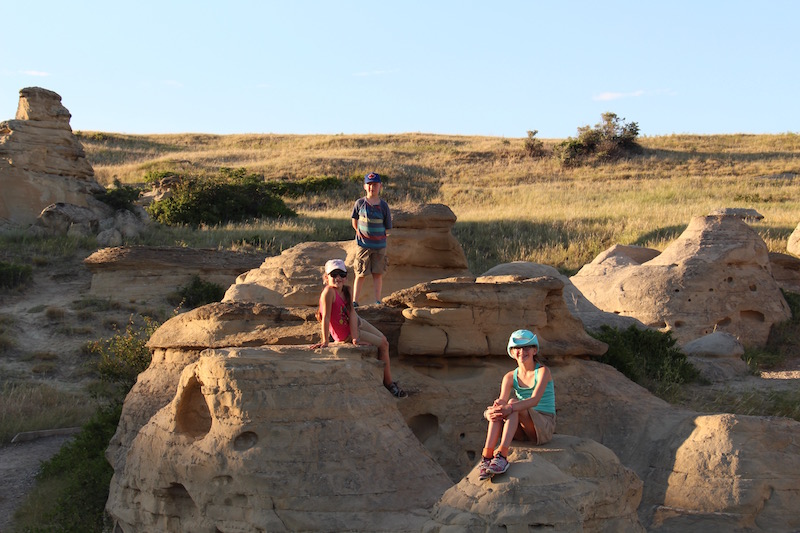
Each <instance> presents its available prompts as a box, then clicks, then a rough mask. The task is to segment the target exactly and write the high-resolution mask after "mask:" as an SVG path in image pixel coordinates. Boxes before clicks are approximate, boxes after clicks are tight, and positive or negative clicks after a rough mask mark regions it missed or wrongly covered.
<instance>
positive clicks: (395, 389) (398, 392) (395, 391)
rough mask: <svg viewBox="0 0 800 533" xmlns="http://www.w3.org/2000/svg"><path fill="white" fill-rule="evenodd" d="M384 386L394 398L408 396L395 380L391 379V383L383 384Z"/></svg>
mask: <svg viewBox="0 0 800 533" xmlns="http://www.w3.org/2000/svg"><path fill="white" fill-rule="evenodd" d="M384 387H386V389H387V390H388V391H389V392H391V393H392V396H394V397H395V398H405V397H406V396H408V394H406V391H404V390H403V389H401V388H400V385H398V384H397V382H396V381H392V383H391V385H384Z"/></svg>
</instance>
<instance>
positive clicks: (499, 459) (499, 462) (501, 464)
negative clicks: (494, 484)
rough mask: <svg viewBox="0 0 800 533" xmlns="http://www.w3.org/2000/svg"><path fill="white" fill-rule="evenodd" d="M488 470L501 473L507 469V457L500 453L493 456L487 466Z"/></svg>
mask: <svg viewBox="0 0 800 533" xmlns="http://www.w3.org/2000/svg"><path fill="white" fill-rule="evenodd" d="M488 470H489V472H491V473H492V474H493V475H494V474H502V473H503V472H505V471H506V470H508V459H506V458H505V457H503V456H502V455H500V454H499V453H498V454H496V455H495V456H494V459H492V462H491V463H489V467H488Z"/></svg>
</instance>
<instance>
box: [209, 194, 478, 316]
mask: <svg viewBox="0 0 800 533" xmlns="http://www.w3.org/2000/svg"><path fill="white" fill-rule="evenodd" d="M455 221H456V216H455V215H454V214H453V212H452V210H451V209H450V208H449V207H447V206H446V205H442V204H423V205H421V206H418V207H416V208H411V209H407V210H399V209H398V210H396V211H393V219H392V222H393V226H394V227H393V229H392V230H391V232H390V233H391V235H390V237H389V241H388V243H389V244H388V256H389V270H388V271H387V273H386V275H385V277H384V281H383V294H384V295H386V294H390V293H392V292H394V291H396V290H399V289H404V288H406V287H411V286H412V285H416V284H417V283H421V282H424V281H429V280H431V279H439V278H447V277H451V276H463V275H470V273H469V269H468V267H467V259H466V256H465V255H464V250H463V249H462V248H461V244H459V242H458V240H456V238H455V237H454V236H453V235H452V233H451V230H452V227H453V224H455ZM357 252H358V246H357V245H356V243H355V240H349V241H341V242H308V243H302V244H299V245H297V246H293V247H292V248H289V249H288V250H285V251H284V252H283V253H281V254H280V255H279V256H275V257H268V258H267V259H265V260H264V263H263V264H262V265H261V266H260V267H259V268H257V269H254V270H251V271H249V272H246V273H244V274H242V275H241V276H239V277H238V278H237V279H236V283H235V284H234V285H233V286H231V287H230V288H229V289H228V292H227V293H226V294H225V298H224V299H223V301H230V302H255V303H268V304H272V305H288V306H293V305H310V306H316V305H317V303H318V301H319V294H320V292H321V291H322V271H323V267H324V265H325V262H326V261H327V260H328V259H342V260H344V261H345V263H346V264H347V265H348V267H352V264H353V261H354V259H355V256H356V253H357ZM353 276H354V274H353V272H352V268H350V271H349V272H348V283H349V284H350V286H352V285H353V279H354V277H353ZM362 294H363V297H362V296H359V299H360V300H361V302H370V301H373V300H374V296H373V288H372V280H371V279H368V280H367V282H366V283H364V290H363V293H362Z"/></svg>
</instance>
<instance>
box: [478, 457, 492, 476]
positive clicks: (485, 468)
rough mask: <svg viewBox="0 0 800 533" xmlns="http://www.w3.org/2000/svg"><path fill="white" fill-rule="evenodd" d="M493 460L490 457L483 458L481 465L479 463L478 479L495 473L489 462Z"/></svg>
mask: <svg viewBox="0 0 800 533" xmlns="http://www.w3.org/2000/svg"><path fill="white" fill-rule="evenodd" d="M491 462H492V460H491V459H489V458H488V457H482V458H481V462H480V465H478V479H480V480H481V481H483V480H484V479H489V478H490V477H492V475H493V474H492V473H491V472H490V471H489V463H491Z"/></svg>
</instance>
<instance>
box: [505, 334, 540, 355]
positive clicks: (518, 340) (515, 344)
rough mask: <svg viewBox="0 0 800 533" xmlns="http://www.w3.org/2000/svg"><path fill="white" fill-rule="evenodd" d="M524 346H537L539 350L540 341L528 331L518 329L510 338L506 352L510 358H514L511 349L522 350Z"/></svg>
mask: <svg viewBox="0 0 800 533" xmlns="http://www.w3.org/2000/svg"><path fill="white" fill-rule="evenodd" d="M523 346H536V347H537V348H538V347H539V339H537V338H536V335H534V334H533V333H531V332H530V331H528V330H527V329H518V330H517V331H515V332H514V333H512V334H511V336H510V337H509V338H508V347H506V351H507V352H508V355H509V356H510V357H514V356H513V355H511V348H521V347H523Z"/></svg>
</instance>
